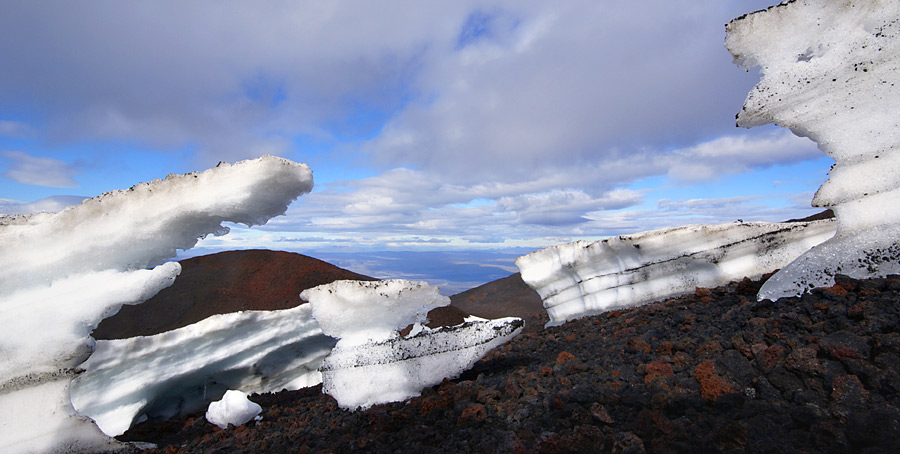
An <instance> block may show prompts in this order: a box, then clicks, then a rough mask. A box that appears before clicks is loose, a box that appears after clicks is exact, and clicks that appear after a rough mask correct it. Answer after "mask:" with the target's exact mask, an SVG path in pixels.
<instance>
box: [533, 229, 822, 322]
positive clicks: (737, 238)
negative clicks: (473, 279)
mask: <svg viewBox="0 0 900 454" xmlns="http://www.w3.org/2000/svg"><path fill="white" fill-rule="evenodd" d="M834 230H835V223H834V221H833V220H832V219H829V220H822V221H813V222H791V223H768V222H733V223H727V224H719V225H688V226H683V227H676V228H668V229H660V230H652V231H648V232H642V233H636V234H633V235H621V236H618V237H614V238H610V239H606V240H601V241H595V242H590V243H589V242H584V241H576V242H574V243H568V244H562V245H557V246H552V247H549V248H546V249H541V250H539V251H536V252H532V253H531V254H528V255H525V256H522V257H519V258H518V259H516V266H518V267H519V270H520V271H521V273H522V280H524V281H525V282H526V283H527V284H528V285H529V286H531V287H532V288H533V289H534V290H535V291H537V293H538V294H539V295H540V296H541V298H542V299H543V301H544V307H545V308H546V309H547V314H548V315H549V316H550V321H549V322H548V323H547V326H556V325H560V324H563V323H565V322H567V321H569V320H573V319H576V318H581V317H585V316H588V315H595V314H599V313H602V312H605V311H609V310H613V309H620V308H624V307H631V306H637V305H641V304H646V303H649V302H653V301H657V300H660V299H665V298H669V297H672V296H676V295H681V294H685V293H688V292H692V291H694V289H695V288H696V287H715V286H718V285H723V284H726V283H728V282H730V281H732V280H735V279H741V278H743V277H745V276H748V277H759V276H761V275H762V274H765V273H768V272H771V271H774V270H776V269H778V268H780V267H782V266H784V265H786V264H788V263H790V262H791V261H792V260H794V259H795V258H796V257H797V256H799V255H800V254H802V253H803V252H805V251H807V250H808V249H809V248H811V247H813V246H814V245H816V244H819V243H821V242H822V241H825V240H827V239H828V238H830V237H831V236H832V235H834Z"/></svg>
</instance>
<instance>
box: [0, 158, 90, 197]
mask: <svg viewBox="0 0 900 454" xmlns="http://www.w3.org/2000/svg"><path fill="white" fill-rule="evenodd" d="M0 155H3V156H5V157H6V158H7V159H9V160H10V161H11V164H10V168H9V170H7V171H6V172H3V173H0V176H3V177H6V178H9V179H10V180H13V181H15V182H18V183H24V184H31V185H35V186H49V187H53V188H74V187H77V186H78V182H77V181H75V179H74V178H72V176H73V175H75V174H77V173H78V171H77V170H75V169H74V168H73V167H72V166H71V165H70V164H68V163H66V162H63V161H60V160H58V159H53V158H46V157H34V156H31V155H29V154H28V153H24V152H21V151H13V150H3V151H0Z"/></svg>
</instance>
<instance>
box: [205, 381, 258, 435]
mask: <svg viewBox="0 0 900 454" xmlns="http://www.w3.org/2000/svg"><path fill="white" fill-rule="evenodd" d="M260 413H262V407H260V406H259V404H257V403H255V402H252V401H250V399H249V398H247V395H246V394H244V393H242V392H240V391H236V390H233V389H230V390H228V391H226V392H225V395H224V396H222V400H217V401H215V402H211V403H210V404H209V409H208V410H206V420H207V421H209V422H211V423H213V424H215V425H217V426H219V428H221V429H227V428H228V425H229V424H231V425H233V426H241V425H244V424H246V423H248V422H249V421H250V420H251V419H253V418H255V417H256V416H257V415H259V414H260Z"/></svg>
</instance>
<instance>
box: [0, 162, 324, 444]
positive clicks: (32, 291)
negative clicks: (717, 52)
mask: <svg viewBox="0 0 900 454" xmlns="http://www.w3.org/2000/svg"><path fill="white" fill-rule="evenodd" d="M311 188H312V174H311V172H310V171H309V168H308V167H306V165H304V164H297V163H293V162H290V161H287V160H284V159H281V158H275V157H263V158H259V159H255V160H249V161H244V162H241V163H237V164H234V165H231V164H224V163H223V164H221V165H219V166H218V167H216V168H215V169H210V170H207V171H204V172H195V173H190V174H186V175H170V176H168V177H166V179H165V180H155V181H152V182H150V183H141V184H139V185H136V186H134V187H132V188H131V189H128V190H124V191H112V192H108V193H105V194H103V195H101V196H98V197H95V198H92V199H87V200H85V201H84V202H83V203H81V204H79V205H75V206H71V207H69V208H67V209H65V210H63V211H61V212H58V213H40V214H36V215H31V216H21V215H19V216H5V217H4V216H0V260H2V262H3V263H4V264H6V265H7V266H4V267H2V268H0V433H2V435H3V436H2V437H0V451H2V452H47V451H79V450H84V451H91V450H98V449H115V448H116V447H121V445H120V444H117V442H115V440H113V439H111V438H109V437H107V436H105V435H103V434H102V432H100V431H99V430H98V429H97V427H96V426H95V425H94V424H93V423H92V422H90V420H88V419H87V418H84V417H80V416H77V415H76V413H75V410H74V408H73V407H72V405H71V401H70V400H69V382H70V381H71V379H72V378H73V377H74V376H75V375H76V374H77V372H76V367H77V366H78V364H79V363H81V362H82V361H84V360H85V359H86V358H87V357H88V356H89V355H90V353H91V351H92V349H93V348H94V341H93V339H91V338H90V336H89V334H90V332H91V330H92V329H93V328H94V327H96V325H97V323H99V322H100V320H102V319H103V318H104V317H107V316H109V315H112V314H113V313H115V312H116V311H117V310H118V308H119V307H121V305H122V304H135V303H140V302H142V301H144V300H146V299H147V298H149V297H150V296H152V295H153V294H155V293H156V292H157V291H159V290H160V289H162V288H164V287H166V286H168V285H170V284H171V283H172V282H173V280H174V279H175V276H177V274H178V273H179V272H180V269H181V268H180V266H179V265H178V264H177V263H164V264H162V265H160V263H162V262H163V261H164V260H165V259H167V258H169V257H171V256H173V255H174V254H175V250H176V249H183V248H189V247H191V246H193V245H194V244H195V243H196V241H197V239H198V238H199V237H202V236H204V235H207V234H210V233H215V234H222V233H225V232H226V231H227V229H225V228H224V227H222V225H221V223H222V222H223V221H232V222H241V223H245V224H248V225H251V224H260V223H264V222H266V220H267V219H268V218H269V217H272V216H276V215H279V214H283V213H284V211H285V210H286V209H287V206H288V204H290V203H291V201H293V199H295V198H296V197H297V196H299V195H300V194H303V193H305V192H308V191H309V190H310V189H311Z"/></svg>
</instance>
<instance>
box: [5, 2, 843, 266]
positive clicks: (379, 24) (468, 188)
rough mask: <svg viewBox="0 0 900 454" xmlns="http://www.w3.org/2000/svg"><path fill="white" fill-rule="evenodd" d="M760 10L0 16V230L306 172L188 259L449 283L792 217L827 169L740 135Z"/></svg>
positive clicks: (667, 7) (766, 130) (399, 7)
mask: <svg viewBox="0 0 900 454" xmlns="http://www.w3.org/2000/svg"><path fill="white" fill-rule="evenodd" d="M773 3H775V2H774V1H772V0H767V1H751V0H683V1H681V0H679V1H672V0H654V1H648V2H631V1H625V0H615V1H604V2H596V1H590V0H587V1H565V2H544V1H536V0H535V1H528V0H524V1H519V0H517V1H465V0H463V1H455V2H416V1H406V2H366V1H353V2H350V1H342V2H313V1H282V2H278V1H275V2H265V3H264V4H260V3H258V2H236V1H221V2H215V3H214V4H213V3H210V2H201V1H159V2H115V1H86V2H63V1H57V2H48V1H33V2H5V3H4V4H3V5H2V6H0V62H3V63H2V65H0V210H2V211H4V212H8V213H11V212H29V211H35V210H57V209H60V208H62V207H64V206H65V205H66V204H70V203H75V202H77V201H78V200H80V198H81V197H91V196H95V195H98V194H100V193H102V192H104V191H108V190H111V189H119V188H127V187H129V186H131V185H133V184H135V183H138V182H142V181H149V180H152V179H155V178H161V177H164V176H165V175H166V174H168V173H184V172H189V171H193V170H202V169H205V168H209V167H212V166H214V165H215V164H216V163H217V162H219V161H236V160H241V159H247V158H253V157H257V156H260V155H263V154H274V155H278V156H283V157H286V158H289V159H293V160H295V161H300V162H306V163H308V164H309V166H310V167H311V168H312V170H313V173H314V177H315V183H316V187H315V189H314V191H313V193H311V194H309V195H307V196H304V197H302V198H301V199H299V200H298V201H297V202H295V203H294V204H293V205H292V206H291V208H290V209H289V211H288V213H287V215H286V216H284V217H280V218H277V219H273V220H272V221H270V223H269V224H268V225H266V226H263V227H260V228H254V229H250V230H248V229H243V228H241V227H239V226H238V227H236V228H234V229H233V233H232V234H231V235H228V236H225V237H220V238H210V239H207V240H204V241H203V242H201V244H200V249H198V250H197V251H195V252H191V253H190V254H195V253H200V252H209V251H214V250H220V249H222V248H252V247H265V248H273V249H285V250H292V251H297V252H303V253H306V254H309V255H314V256H317V255H318V256H322V255H326V254H332V255H333V256H334V257H337V256H338V255H334V254H344V253H355V254H358V255H359V254H369V255H368V256H371V257H376V256H378V255H377V254H376V253H377V252H381V251H390V252H403V251H406V252H411V253H412V252H415V253H425V252H429V253H432V252H433V253H443V254H444V255H443V256H442V257H444V258H445V259H446V263H448V264H453V263H463V262H466V260H464V259H462V258H460V256H459V253H460V252H461V251H482V252H483V251H495V253H496V255H497V256H498V257H501V256H502V257H507V256H509V255H511V254H512V255H514V254H516V253H518V252H520V251H528V250H533V249H536V248H540V247H544V246H548V245H551V244H557V243H560V242H566V241H572V240H576V239H587V240H592V239H599V238H603V237H606V236H610V235H616V234H622V233H632V232H636V231H642V230H649V229H655V228H661V227H667V226H676V225H682V224H686V223H719V222H728V221H733V220H736V219H738V218H740V219H744V220H765V221H778V220H784V219H788V218H792V217H801V216H805V215H808V214H812V213H814V212H816V211H817V210H816V209H814V208H811V207H810V206H809V202H810V200H811V198H812V194H813V193H814V191H815V190H816V189H817V188H818V186H819V185H820V184H821V183H822V182H823V181H824V180H825V178H826V176H827V175H826V173H827V170H828V168H829V166H830V165H831V161H830V160H829V159H828V158H827V157H825V156H824V154H823V153H821V152H819V151H818V150H817V149H816V147H815V145H814V144H813V143H812V142H810V141H808V140H806V139H801V138H797V137H794V136H793V135H791V134H790V132H788V131H785V130H782V129H779V128H776V127H773V126H768V127H762V128H755V129H752V130H745V129H738V128H736V127H735V126H734V115H735V113H736V112H738V110H740V107H741V104H742V103H743V100H744V98H745V96H746V94H747V92H748V91H749V90H750V88H751V87H752V86H753V85H754V84H755V83H756V82H757V81H758V74H757V73H756V72H755V71H751V72H745V71H743V70H742V69H740V68H739V67H737V66H735V65H733V64H732V58H731V55H730V54H729V53H728V52H727V51H726V50H725V48H724V46H723V41H724V31H725V29H724V24H725V23H726V22H727V21H728V20H730V19H732V18H734V17H737V16H740V15H742V14H744V13H747V12H750V11H754V10H758V9H761V8H765V7H767V6H770V5H771V4H773ZM482 252H480V253H479V254H481V253H482ZM426 256H427V257H430V258H427V260H430V261H432V262H434V261H435V260H437V259H435V258H434V255H433V254H432V255H428V254H424V255H420V256H418V257H420V259H416V260H411V262H413V263H411V264H410V265H408V267H409V268H416V269H424V268H425V267H424V266H423V265H422V263H424V262H423V261H424V260H426V259H425V258H422V257H426ZM360 257H362V255H360ZM478 257H482V258H483V256H482V255H479V256H478ZM504 263H505V264H504V265H502V266H505V267H507V268H508V267H509V266H510V265H511V259H509V260H507V261H506V262H504ZM370 265H371V263H370ZM367 266H368V265H367ZM473 266H475V265H473ZM478 267H479V268H485V269H488V268H490V269H491V270H500V269H501V268H498V267H496V266H478ZM377 268H378V267H377V266H373V267H371V269H372V270H374V271H378V269H377ZM452 268H453V266H449V265H448V267H447V269H452ZM383 271H384V272H383V273H382V274H391V273H394V272H391V271H390V270H389V269H388V268H384V269H383ZM407 271H409V270H407ZM414 271H415V269H413V270H412V271H409V272H408V273H407V274H410V275H412V274H415V272H414ZM435 273H436V274H435ZM447 273H450V274H453V273H454V272H451V271H448V272H447ZM375 274H378V273H375ZM394 274H403V272H401V271H396V272H395V273H394ZM439 274H440V271H439V270H438V271H434V272H433V273H432V278H433V279H434V280H437V279H439V278H442V277H441V276H437V275H439ZM435 276H437V277H435ZM379 277H391V276H386V275H383V276H379ZM463 280H464V281H465V282H474V281H477V279H474V278H472V276H470V275H467V276H466V277H465V279H463V278H460V280H459V282H462V281H463Z"/></svg>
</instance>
